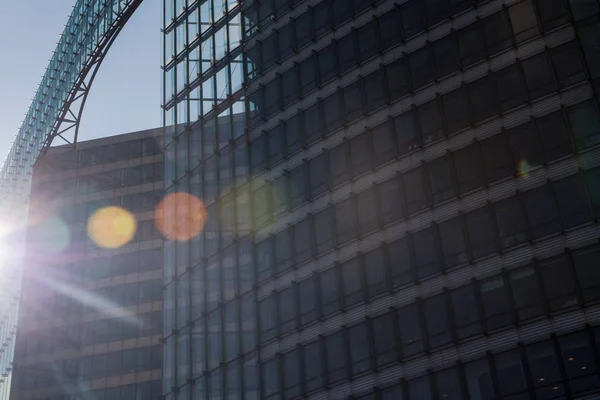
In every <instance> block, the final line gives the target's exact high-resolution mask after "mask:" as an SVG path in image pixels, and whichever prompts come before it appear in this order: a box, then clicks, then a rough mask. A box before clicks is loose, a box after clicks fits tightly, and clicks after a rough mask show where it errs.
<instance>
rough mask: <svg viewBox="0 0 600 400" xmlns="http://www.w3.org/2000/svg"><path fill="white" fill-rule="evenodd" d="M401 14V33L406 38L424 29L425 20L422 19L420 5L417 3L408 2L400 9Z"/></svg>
mask: <svg viewBox="0 0 600 400" xmlns="http://www.w3.org/2000/svg"><path fill="white" fill-rule="evenodd" d="M400 12H401V14H402V23H401V24H399V25H401V26H402V33H403V36H404V37H405V38H408V37H410V36H412V35H414V34H416V33H418V32H421V31H422V30H423V29H425V19H424V18H423V10H422V3H421V2H419V1H409V2H406V3H404V4H402V6H401V7H400Z"/></svg>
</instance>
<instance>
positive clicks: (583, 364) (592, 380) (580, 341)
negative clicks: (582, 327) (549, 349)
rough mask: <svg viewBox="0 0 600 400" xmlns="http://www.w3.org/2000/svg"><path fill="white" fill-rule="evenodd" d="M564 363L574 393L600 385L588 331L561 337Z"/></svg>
mask: <svg viewBox="0 0 600 400" xmlns="http://www.w3.org/2000/svg"><path fill="white" fill-rule="evenodd" d="M559 343H560V350H561V356H562V363H563V365H564V368H565V373H566V375H567V377H568V379H569V386H570V388H571V391H572V392H573V393H578V392H583V391H585V390H589V389H592V388H597V387H598V386H600V378H599V377H598V375H597V371H598V370H597V368H598V367H597V365H596V362H595V360H594V357H593V353H592V351H591V349H590V340H589V338H588V336H587V334H586V332H578V333H574V334H572V335H568V336H563V337H561V338H559Z"/></svg>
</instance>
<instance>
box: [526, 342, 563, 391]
mask: <svg viewBox="0 0 600 400" xmlns="http://www.w3.org/2000/svg"><path fill="white" fill-rule="evenodd" d="M526 353H527V361H528V364H529V371H530V373H531V378H532V383H533V386H534V388H535V392H536V394H537V398H539V399H551V398H555V397H556V396H564V388H563V385H562V382H561V381H562V378H561V376H560V370H559V367H558V361H557V360H556V353H555V351H554V345H553V343H552V341H550V340H546V341H543V342H539V343H534V344H530V345H528V346H527V348H526Z"/></svg>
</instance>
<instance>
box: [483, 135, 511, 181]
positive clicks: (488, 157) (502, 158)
mask: <svg viewBox="0 0 600 400" xmlns="http://www.w3.org/2000/svg"><path fill="white" fill-rule="evenodd" d="M480 149H481V158H482V159H483V162H484V165H485V173H486V177H487V181H488V182H494V181H497V180H499V179H502V178H505V177H507V176H511V175H514V173H515V165H516V163H515V162H514V161H513V159H512V155H511V152H510V145H509V142H508V137H507V136H506V135H505V134H503V133H502V134H499V135H495V136H492V137H491V138H489V139H485V140H482V141H481V142H480Z"/></svg>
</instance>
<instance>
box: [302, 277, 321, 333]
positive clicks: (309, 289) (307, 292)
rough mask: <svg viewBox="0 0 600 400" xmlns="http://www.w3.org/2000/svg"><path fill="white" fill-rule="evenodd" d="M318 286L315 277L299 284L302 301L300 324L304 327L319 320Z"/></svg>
mask: <svg viewBox="0 0 600 400" xmlns="http://www.w3.org/2000/svg"><path fill="white" fill-rule="evenodd" d="M316 296H317V285H316V281H315V277H314V276H313V277H310V278H308V279H306V280H303V281H301V282H300V283H299V284H298V298H299V301H300V324H302V325H304V324H307V323H310V322H312V321H314V320H316V319H317V300H316Z"/></svg>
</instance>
